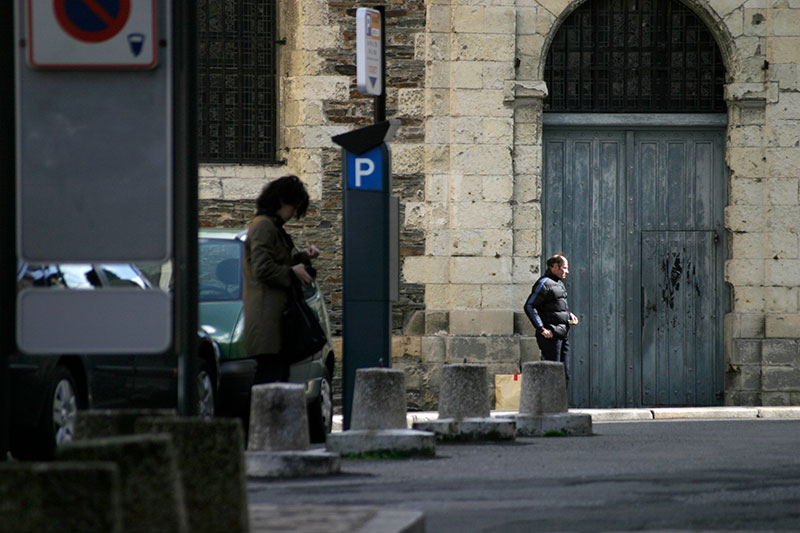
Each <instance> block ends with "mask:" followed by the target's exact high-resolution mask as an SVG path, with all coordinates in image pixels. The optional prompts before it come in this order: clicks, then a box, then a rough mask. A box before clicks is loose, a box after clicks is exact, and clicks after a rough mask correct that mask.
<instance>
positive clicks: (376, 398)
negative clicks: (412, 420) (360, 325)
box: [325, 368, 436, 457]
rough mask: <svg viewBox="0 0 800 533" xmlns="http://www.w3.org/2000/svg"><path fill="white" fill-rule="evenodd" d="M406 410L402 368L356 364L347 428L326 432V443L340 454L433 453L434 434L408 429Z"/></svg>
mask: <svg viewBox="0 0 800 533" xmlns="http://www.w3.org/2000/svg"><path fill="white" fill-rule="evenodd" d="M406 414H407V413H406V375H405V373H404V372H403V371H402V370H395V369H392V368H359V369H358V370H356V382H355V390H354V392H353V406H352V417H351V420H350V429H349V430H347V431H341V432H336V433H331V434H330V435H328V438H327V439H326V441H325V446H326V448H327V449H328V451H331V452H334V453H340V454H342V455H354V456H358V455H368V454H383V453H388V454H392V455H393V456H394V457H415V456H416V457H418V456H425V457H432V456H434V455H435V454H436V437H435V435H434V434H433V433H432V432H430V431H417V430H414V429H408V422H407V420H406Z"/></svg>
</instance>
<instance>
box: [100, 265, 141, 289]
mask: <svg viewBox="0 0 800 533" xmlns="http://www.w3.org/2000/svg"><path fill="white" fill-rule="evenodd" d="M100 270H101V271H102V272H103V274H104V275H105V277H106V280H107V281H108V285H109V287H114V288H118V287H130V288H135V289H146V288H147V282H146V281H145V280H144V279H142V276H140V275H139V273H138V272H137V271H136V270H135V269H134V268H133V267H132V266H130V265H100Z"/></svg>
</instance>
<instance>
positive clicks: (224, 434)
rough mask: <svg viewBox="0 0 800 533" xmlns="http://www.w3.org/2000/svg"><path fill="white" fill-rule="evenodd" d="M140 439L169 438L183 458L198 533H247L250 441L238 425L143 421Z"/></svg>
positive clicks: (185, 487)
mask: <svg viewBox="0 0 800 533" xmlns="http://www.w3.org/2000/svg"><path fill="white" fill-rule="evenodd" d="M135 429H136V433H168V434H169V435H171V436H172V442H173V445H174V446H175V451H176V454H177V461H178V468H179V470H180V472H181V480H182V482H183V494H184V498H185V500H186V510H187V511H188V520H189V531H192V533H203V532H208V533H214V532H217V531H225V532H229V533H246V532H247V531H248V530H249V527H250V519H249V516H248V512H247V482H246V476H245V461H244V451H243V450H244V435H243V432H242V424H241V422H240V421H239V420H238V419H231V418H215V419H211V420H209V419H205V418H200V417H191V418H178V417H156V418H141V419H139V420H138V421H137V422H136V426H135Z"/></svg>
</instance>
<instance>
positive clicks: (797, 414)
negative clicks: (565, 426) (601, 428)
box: [333, 406, 800, 431]
mask: <svg viewBox="0 0 800 533" xmlns="http://www.w3.org/2000/svg"><path fill="white" fill-rule="evenodd" d="M569 412H570V413H578V414H588V415H592V423H603V422H644V421H647V420H746V419H750V420H752V419H769V420H800V406H787V407H783V406H776V407H766V406H765V407H762V406H754V407H643V408H620V409H570V410H569ZM515 414H517V411H492V416H493V417H501V416H504V415H505V416H508V415H515ZM406 418H407V420H408V427H409V428H411V427H413V425H414V422H431V421H435V420H438V419H439V413H438V412H436V411H411V412H409V413H408V414H407V416H406ZM333 431H342V415H341V414H338V415H334V416H333Z"/></svg>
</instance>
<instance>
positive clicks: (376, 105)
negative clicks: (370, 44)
mask: <svg viewBox="0 0 800 533" xmlns="http://www.w3.org/2000/svg"><path fill="white" fill-rule="evenodd" d="M374 9H376V10H377V11H379V12H380V14H381V94H380V95H378V96H373V97H372V106H373V110H374V115H375V116H374V122H375V124H377V123H379V122H383V121H384V120H386V7H385V6H375V8H374Z"/></svg>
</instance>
